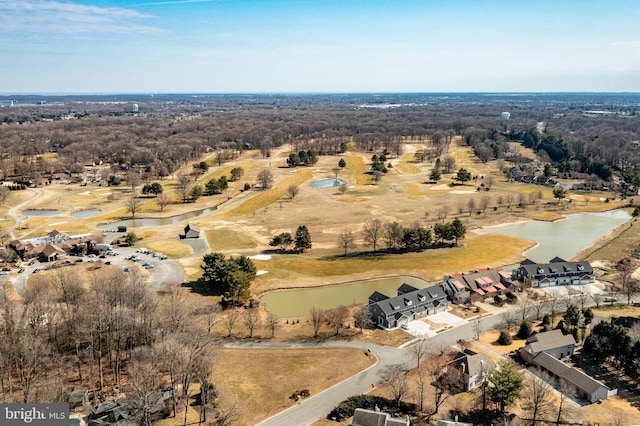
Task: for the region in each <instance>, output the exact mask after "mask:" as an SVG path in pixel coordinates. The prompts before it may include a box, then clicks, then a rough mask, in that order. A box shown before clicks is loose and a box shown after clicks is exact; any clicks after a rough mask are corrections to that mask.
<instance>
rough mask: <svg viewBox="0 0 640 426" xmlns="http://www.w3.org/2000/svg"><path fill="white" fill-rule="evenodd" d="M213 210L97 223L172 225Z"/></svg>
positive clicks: (105, 225) (132, 226) (108, 227)
mask: <svg viewBox="0 0 640 426" xmlns="http://www.w3.org/2000/svg"><path fill="white" fill-rule="evenodd" d="M214 210H215V209H214V208H207V209H204V210H197V211H194V212H188V213H183V214H179V215H176V216H169V217H157V218H140V219H127V220H121V221H120V222H114V223H107V224H102V225H98V228H100V229H112V228H117V227H118V226H126V227H128V228H138V227H144V226H163V225H172V224H174V223H178V222H181V221H183V220H187V219H193V218H194V217H198V216H202V215H203V214H207V213H211V212H212V211H214Z"/></svg>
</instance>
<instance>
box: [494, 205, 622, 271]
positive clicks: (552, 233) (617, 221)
mask: <svg viewBox="0 0 640 426" xmlns="http://www.w3.org/2000/svg"><path fill="white" fill-rule="evenodd" d="M630 218H631V215H630V214H629V213H627V212H626V211H625V210H613V211H608V212H602V213H574V214H570V215H567V218H566V219H562V220H557V221H555V222H541V221H532V222H524V223H519V224H515V225H509V226H505V227H502V228H488V229H485V230H483V232H487V233H493V234H503V235H510V236H513V237H518V238H524V239H527V240H531V241H535V242H537V243H538V245H537V246H536V247H534V248H533V249H531V250H529V251H528V252H527V253H526V256H527V257H528V258H529V259H531V260H533V261H534V262H548V261H549V260H551V259H552V258H554V257H556V256H558V257H560V258H562V259H566V260H568V259H570V258H571V257H573V256H575V255H576V253H578V252H579V251H580V250H581V249H583V248H585V247H587V246H589V245H590V244H593V243H594V242H596V241H597V240H598V239H600V238H602V237H604V236H605V235H607V234H608V233H609V232H611V231H612V230H613V229H615V228H616V227H618V226H620V225H622V224H623V223H625V222H627V221H628V220H629V219H630Z"/></svg>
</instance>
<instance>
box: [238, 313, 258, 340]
mask: <svg viewBox="0 0 640 426" xmlns="http://www.w3.org/2000/svg"><path fill="white" fill-rule="evenodd" d="M260 320H261V319H260V313H259V312H258V310H257V309H246V310H245V311H244V315H242V322H243V323H244V326H245V328H246V329H247V332H248V333H249V338H250V339H251V338H252V337H253V333H254V332H255V330H256V327H258V326H259V325H260Z"/></svg>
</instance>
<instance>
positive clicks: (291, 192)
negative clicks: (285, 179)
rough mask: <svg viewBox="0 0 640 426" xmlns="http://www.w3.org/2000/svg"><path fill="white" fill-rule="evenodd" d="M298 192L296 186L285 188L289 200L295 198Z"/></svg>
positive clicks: (298, 189) (298, 188)
mask: <svg viewBox="0 0 640 426" xmlns="http://www.w3.org/2000/svg"><path fill="white" fill-rule="evenodd" d="M298 192H300V187H299V186H298V185H289V187H288V188H287V195H289V198H291V199H292V200H293V199H294V198H296V195H298Z"/></svg>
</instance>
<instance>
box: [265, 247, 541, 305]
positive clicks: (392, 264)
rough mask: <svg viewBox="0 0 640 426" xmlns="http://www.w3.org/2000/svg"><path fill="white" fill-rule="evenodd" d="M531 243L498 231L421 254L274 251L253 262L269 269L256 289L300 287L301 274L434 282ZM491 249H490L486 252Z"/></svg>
mask: <svg viewBox="0 0 640 426" xmlns="http://www.w3.org/2000/svg"><path fill="white" fill-rule="evenodd" d="M530 245H531V243H530V242H528V241H526V240H522V239H519V238H514V237H510V236H506V235H500V234H482V235H478V236H475V237H473V238H470V239H469V240H465V242H464V245H462V246H461V247H454V248H441V249H434V250H426V251H424V252H421V253H405V254H401V255H380V256H353V257H350V256H348V257H342V256H333V255H331V256H327V257H311V256H306V255H276V256H273V257H272V259H271V260H269V261H256V264H257V266H258V268H259V269H264V270H267V271H269V273H268V274H266V275H262V276H260V277H258V279H257V280H256V283H257V286H256V288H255V289H254V291H255V292H257V293H261V292H263V291H268V290H271V289H273V288H276V287H282V286H283V283H286V284H287V286H288V287H289V286H291V287H295V286H304V285H305V283H308V280H306V279H305V278H311V279H313V278H314V277H315V278H318V279H320V280H316V281H317V282H319V283H321V284H328V283H332V282H333V283H335V282H340V281H346V279H345V278H342V279H339V278H338V277H346V276H349V279H356V278H355V277H356V276H359V277H361V278H366V277H380V276H385V275H390V274H392V275H398V274H400V275H402V274H406V275H413V276H417V277H420V278H423V279H425V280H428V281H431V280H437V279H440V278H442V275H443V274H446V273H451V272H458V271H468V270H470V269H473V268H480V267H487V266H488V267H498V266H501V265H505V264H509V263H515V262H516V261H518V260H521V259H522V252H523V251H524V250H525V249H527V248H528V247H529V246H530ZM487 247H491V250H487Z"/></svg>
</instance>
